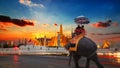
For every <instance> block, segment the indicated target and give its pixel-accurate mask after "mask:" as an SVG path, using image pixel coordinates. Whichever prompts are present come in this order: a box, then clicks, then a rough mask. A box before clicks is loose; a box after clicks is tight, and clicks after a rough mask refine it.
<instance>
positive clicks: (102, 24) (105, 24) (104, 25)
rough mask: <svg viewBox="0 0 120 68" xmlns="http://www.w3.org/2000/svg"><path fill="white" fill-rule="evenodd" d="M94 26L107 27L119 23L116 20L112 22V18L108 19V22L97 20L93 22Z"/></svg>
mask: <svg viewBox="0 0 120 68" xmlns="http://www.w3.org/2000/svg"><path fill="white" fill-rule="evenodd" d="M91 25H92V26H94V27H96V28H107V27H109V26H111V25H113V26H118V23H116V22H114V23H112V21H111V20H107V21H106V22H101V21H100V22H97V23H94V24H91Z"/></svg>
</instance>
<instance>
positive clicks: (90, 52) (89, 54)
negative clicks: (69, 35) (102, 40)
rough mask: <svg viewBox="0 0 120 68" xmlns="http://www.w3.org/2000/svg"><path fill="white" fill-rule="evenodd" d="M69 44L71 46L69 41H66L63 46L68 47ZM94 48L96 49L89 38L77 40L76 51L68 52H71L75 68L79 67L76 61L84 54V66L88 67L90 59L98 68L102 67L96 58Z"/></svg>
mask: <svg viewBox="0 0 120 68" xmlns="http://www.w3.org/2000/svg"><path fill="white" fill-rule="evenodd" d="M70 46H71V43H68V44H67V45H66V46H65V48H66V49H69V48H70ZM96 50H97V45H96V44H95V43H94V42H93V41H92V40H91V39H89V38H87V37H83V38H82V39H81V40H79V42H78V47H77V51H75V52H70V54H72V56H73V59H74V63H75V68H80V67H79V62H78V61H79V59H80V58H81V56H84V57H86V58H87V62H86V66H85V68H89V63H90V60H92V61H94V62H95V63H96V65H97V67H98V68H104V67H103V66H102V65H101V64H100V62H99V60H98V56H97V53H96Z"/></svg>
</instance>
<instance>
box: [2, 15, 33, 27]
mask: <svg viewBox="0 0 120 68" xmlns="http://www.w3.org/2000/svg"><path fill="white" fill-rule="evenodd" d="M1 23H2V24H3V23H4V25H5V23H12V24H14V25H17V26H21V27H23V26H27V25H29V26H34V22H33V21H31V20H21V19H11V18H10V17H8V16H3V15H0V25H1ZM1 26H3V25H1Z"/></svg>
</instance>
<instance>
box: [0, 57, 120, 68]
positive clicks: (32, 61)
mask: <svg viewBox="0 0 120 68" xmlns="http://www.w3.org/2000/svg"><path fill="white" fill-rule="evenodd" d="M68 59H69V57H68V56H39V55H5V56H0V68H69V67H68ZM85 61H86V59H85V58H82V59H81V60H80V66H82V67H83V68H84V66H85ZM100 62H101V63H102V64H103V66H104V67H105V68H120V64H119V63H115V62H111V60H110V59H106V58H105V59H103V58H100ZM70 68H74V63H73V61H72V63H71V67H70ZM90 68H97V67H96V65H95V64H94V63H93V62H91V64H90Z"/></svg>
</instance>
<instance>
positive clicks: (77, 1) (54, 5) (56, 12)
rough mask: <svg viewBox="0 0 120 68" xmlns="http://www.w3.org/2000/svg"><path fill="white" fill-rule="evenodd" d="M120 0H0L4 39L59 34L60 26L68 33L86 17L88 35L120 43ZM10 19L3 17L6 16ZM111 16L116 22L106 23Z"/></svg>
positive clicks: (1, 34) (0, 36)
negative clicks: (79, 17) (78, 20)
mask: <svg viewBox="0 0 120 68" xmlns="http://www.w3.org/2000/svg"><path fill="white" fill-rule="evenodd" d="M119 3H120V0H0V40H13V39H19V38H35V37H43V36H44V35H47V37H51V36H55V35H56V32H58V31H59V25H60V24H62V25H63V31H64V34H65V35H70V31H71V29H72V28H71V27H73V29H74V28H75V27H76V26H77V25H76V24H75V22H74V19H75V18H76V17H77V16H81V15H82V16H86V17H87V18H88V19H89V20H90V23H89V24H86V25H85V29H86V32H87V36H88V37H90V38H91V39H93V40H95V41H96V42H98V43H99V42H103V41H104V40H109V41H113V42H120V25H119V24H120V4H119ZM4 16H5V17H9V19H5V18H4V19H3V17H4ZM107 19H111V20H112V23H111V24H109V25H106V24H105V22H106V20H107Z"/></svg>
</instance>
